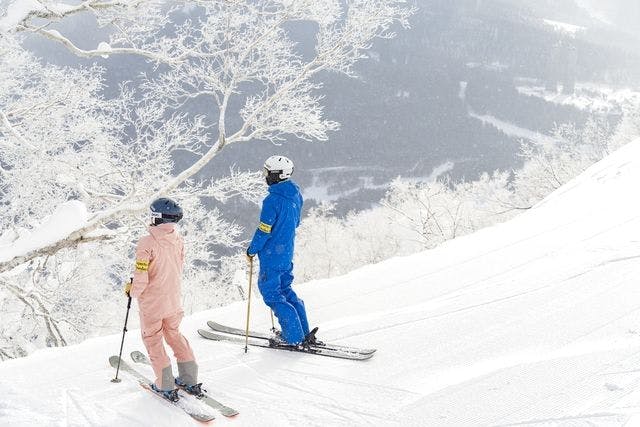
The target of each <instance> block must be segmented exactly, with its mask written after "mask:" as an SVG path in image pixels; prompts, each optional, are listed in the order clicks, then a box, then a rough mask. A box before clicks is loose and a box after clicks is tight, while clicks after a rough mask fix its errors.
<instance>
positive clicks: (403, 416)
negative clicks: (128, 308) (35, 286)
mask: <svg viewBox="0 0 640 427" xmlns="http://www.w3.org/2000/svg"><path fill="white" fill-rule="evenodd" d="M639 182H640V140H638V141H636V142H634V143H632V144H629V145H627V146H625V147H623V148H622V149H621V150H619V151H618V152H616V153H614V154H613V155H611V156H610V157H609V158H607V159H605V160H604V161H602V162H600V163H598V164H596V165H594V166H593V167H591V168H590V169H589V170H588V171H586V172H585V173H584V174H583V175H581V176H580V177H578V178H577V179H575V180H574V181H572V182H570V183H569V184H568V185H566V186H564V187H562V188H561V189H559V190H558V191H556V192H555V193H553V194H552V195H551V196H550V197H548V198H547V199H546V200H544V201H543V202H542V203H540V204H539V205H538V206H536V207H535V208H533V209H531V210H529V211H527V212H526V213H524V214H522V215H521V216H519V217H517V218H515V219H514V220H512V221H510V222H508V223H505V224H502V225H498V226H495V227H492V228H488V229H484V230H482V231H480V232H478V233H475V234H473V235H468V236H465V237H462V238H459V239H456V240H453V241H450V242H448V243H446V244H444V245H442V246H441V247H439V248H438V249H435V250H431V251H427V252H423V253H419V254H416V255H413V256H409V257H403V258H396V259H392V260H389V261H386V262H383V263H380V264H377V265H371V266H367V267H365V268H362V269H360V270H357V271H355V272H352V273H350V274H348V275H345V276H343V277H339V278H334V279H331V280H321V281H316V282H312V283H306V284H303V285H298V286H297V289H298V291H299V293H300V294H301V296H302V297H303V298H304V299H305V302H306V305H307V308H308V311H309V317H310V319H311V322H312V324H314V325H318V326H320V333H319V336H320V337H321V338H323V339H325V340H328V341H332V342H337V343H342V344H352V345H355V346H366V347H376V348H377V349H378V352H377V353H376V355H375V356H374V357H373V358H372V359H371V360H369V361H366V362H354V361H348V360H338V359H329V358H323V357H318V356H311V355H304V354H297V353H288V352H283V351H275V350H269V349H261V348H250V350H249V352H248V353H247V354H245V353H244V352H243V348H242V346H239V345H235V344H224V343H217V342H213V341H207V340H204V339H201V338H199V337H198V335H197V334H196V329H198V328H202V327H205V328H206V323H205V322H206V321H207V320H208V319H216V320H217V321H219V322H222V323H227V324H232V325H237V326H240V327H242V326H243V321H244V315H245V309H246V305H245V304H244V303H237V304H232V305H229V306H227V307H224V308H221V309H216V310H211V311H208V312H201V313H198V314H196V315H193V316H190V317H188V318H187V319H186V320H185V321H184V323H183V328H182V329H183V331H184V333H185V334H186V335H187V337H188V338H189V340H190V342H191V344H192V346H193V348H194V350H195V353H196V355H197V357H198V362H199V364H200V379H201V380H202V381H203V382H204V383H205V386H206V388H207V389H208V390H209V392H210V393H211V394H212V395H213V396H215V397H217V398H218V399H220V400H221V401H223V402H225V403H227V404H229V405H231V406H233V407H234V408H236V409H238V410H239V411H240V415H238V416H237V417H236V418H235V419H225V418H224V417H222V416H218V417H217V419H216V420H215V421H214V422H213V423H214V424H213V425H235V426H249V425H255V426H287V425H297V426H308V425H312V426H352V425H376V426H378V425H402V426H505V425H527V426H550V425H571V426H583V425H585V426H586V425H598V426H600V425H602V426H618V425H624V424H625V423H626V424H627V425H640V424H636V423H640V286H639V282H638V280H639V279H638V278H639V277H640V197H638V191H637V188H638V183H639ZM371 232H372V233H375V232H376V230H371ZM185 286H188V283H187V284H185ZM254 295H255V294H254ZM114 298H122V312H118V313H113V315H114V316H122V318H123V319H124V314H125V305H126V304H125V303H126V301H125V298H124V297H123V296H120V295H114ZM251 319H252V322H251V323H252V325H251V326H252V329H260V330H267V329H268V328H269V327H270V320H269V313H268V311H267V309H266V308H265V307H264V305H262V304H261V302H260V301H256V300H254V304H252V315H251ZM134 327H135V323H134V324H132V327H131V329H130V330H129V332H128V334H127V337H126V341H125V354H128V353H129V352H130V351H132V350H135V349H142V343H141V340H140V337H139V331H138V330H135V329H133V328H134ZM119 344H120V335H114V336H108V337H103V338H96V339H92V340H88V341H86V342H84V343H82V344H80V345H76V346H71V347H67V348H56V349H46V350H40V351H37V352H36V353H34V354H32V355H31V356H29V357H26V358H23V359H18V360H12V361H7V362H4V363H2V364H0V382H1V384H2V390H3V397H2V399H1V400H0V425H11V426H34V425H58V426H90V425H93V426H103V425H108V426H148V425H155V426H172V427H174V426H182V425H184V426H188V425H195V423H194V422H193V421H192V420H191V419H190V418H188V417H187V416H185V414H184V413H183V412H182V411H181V410H179V409H177V408H175V407H172V406H170V405H168V404H166V403H164V402H163V401H161V400H159V399H157V398H155V397H154V396H152V395H150V394H149V393H148V392H146V391H144V390H142V389H141V387H140V386H138V385H137V384H136V383H135V382H134V381H133V380H132V379H131V378H130V377H128V376H127V375H126V374H124V373H123V374H121V377H122V378H123V381H122V382H121V383H119V384H114V383H111V382H110V381H109V380H110V379H111V378H112V377H113V375H114V372H113V369H112V368H111V367H110V366H109V364H108V362H107V359H108V357H109V356H110V355H112V354H117V351H118V347H119ZM141 369H142V370H143V371H144V372H145V373H146V374H147V375H150V373H151V371H150V369H147V368H146V367H144V366H143V367H142V368H141Z"/></svg>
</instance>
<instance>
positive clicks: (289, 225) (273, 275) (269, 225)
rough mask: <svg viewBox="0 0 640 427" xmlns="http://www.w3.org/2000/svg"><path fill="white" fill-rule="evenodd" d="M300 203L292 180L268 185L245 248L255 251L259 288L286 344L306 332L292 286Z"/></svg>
mask: <svg viewBox="0 0 640 427" xmlns="http://www.w3.org/2000/svg"><path fill="white" fill-rule="evenodd" d="M302 203H303V201H302V195H301V194H300V189H299V188H298V186H297V185H296V184H295V183H294V182H293V181H291V180H286V181H282V182H279V183H277V184H272V185H270V186H269V195H268V196H267V197H266V198H265V199H264V201H263V202H262V211H261V213H260V224H259V225H258V228H257V230H256V232H255V234H254V235H253V240H251V244H250V245H249V248H248V249H247V253H249V254H251V255H255V254H258V257H259V259H260V276H259V278H258V288H259V289H260V293H261V294H262V298H263V299H264V302H265V304H267V305H268V306H269V307H270V308H271V309H272V310H273V312H274V314H275V315H276V317H277V318H278V321H279V322H280V327H281V328H282V338H284V340H285V341H286V342H287V343H289V344H299V343H301V342H302V341H303V340H304V338H305V336H306V335H307V334H308V333H309V323H308V322H307V313H306V311H305V308H304V302H303V301H302V300H301V299H300V298H298V296H297V295H296V293H295V292H294V291H293V289H291V283H292V282H293V262H292V261H293V248H294V240H295V236H296V227H298V225H299V224H300V213H301V210H302Z"/></svg>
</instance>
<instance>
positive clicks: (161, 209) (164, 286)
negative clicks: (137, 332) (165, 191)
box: [125, 198, 202, 400]
mask: <svg viewBox="0 0 640 427" xmlns="http://www.w3.org/2000/svg"><path fill="white" fill-rule="evenodd" d="M151 216H152V219H153V224H151V226H150V227H149V235H147V236H143V237H142V238H141V239H140V241H139V242H138V245H137V248H136V266H135V273H134V275H133V283H132V284H131V286H130V287H129V289H130V291H129V295H130V296H131V297H132V298H137V299H138V307H139V310H140V327H141V329H142V340H143V341H144V345H145V347H146V348H147V352H148V353H149V359H150V360H151V364H152V366H153V371H154V373H155V375H156V381H155V383H154V384H151V386H152V388H153V389H154V390H156V391H160V392H162V393H163V394H165V397H167V398H169V399H170V400H177V399H178V394H177V389H176V385H178V386H180V387H182V388H184V389H185V390H186V391H187V392H189V393H191V394H196V395H198V394H201V393H202V392H201V389H200V387H201V384H198V382H197V377H198V365H197V364H196V361H195V356H194V355H193V350H191V346H190V345H189V342H188V341H187V339H186V338H185V337H184V336H183V335H182V334H181V333H180V331H179V327H180V322H181V320H182V317H183V316H184V312H183V310H182V304H181V297H180V287H181V275H182V269H183V263H184V244H183V241H182V237H181V236H180V234H179V233H178V230H177V228H176V224H175V223H176V222H178V221H180V219H181V218H182V208H180V206H178V205H177V204H176V203H175V202H174V201H173V200H171V199H166V198H161V199H158V200H156V201H154V202H153V203H152V204H151ZM125 291H126V290H125ZM163 338H164V340H165V341H166V342H167V344H169V347H171V349H172V350H173V354H174V355H175V357H176V359H177V361H178V378H174V376H173V372H172V369H171V361H170V359H169V356H168V355H167V352H166V351H165V348H164V345H163V343H162V339H163Z"/></svg>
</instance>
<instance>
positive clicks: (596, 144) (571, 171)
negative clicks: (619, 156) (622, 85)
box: [513, 118, 614, 208]
mask: <svg viewBox="0 0 640 427" xmlns="http://www.w3.org/2000/svg"><path fill="white" fill-rule="evenodd" d="M611 135H612V131H611V129H610V127H609V124H608V122H607V121H606V120H605V119H604V118H591V119H589V120H588V121H587V123H586V125H585V127H584V128H582V129H578V128H576V127H575V126H574V125H572V124H565V125H560V126H557V127H556V128H555V130H554V134H553V136H554V138H553V141H547V142H543V143H535V144H534V143H531V142H522V143H521V147H520V150H521V153H520V155H521V156H522V157H523V159H524V165H523V167H522V168H521V169H520V170H518V171H515V179H514V183H513V187H514V191H515V193H516V196H517V201H516V205H517V206H519V207H522V208H528V207H531V206H533V205H534V204H535V203H537V202H538V201H540V200H542V199H543V198H544V197H545V196H546V195H548V194H550V193H551V192H552V191H554V190H556V189H558V188H560V187H561V186H562V185H564V184H566V183H567V182H568V181H569V180H570V179H572V178H574V177H576V176H578V175H579V174H580V173H582V172H583V171H584V170H586V169H587V168H588V167H589V166H591V165H592V164H594V163H595V162H597V161H598V160H601V159H602V158H604V157H605V156H606V155H607V154H609V153H610V152H611V151H613V149H614V148H612V147H610V146H609V144H610V142H611V140H612V139H611Z"/></svg>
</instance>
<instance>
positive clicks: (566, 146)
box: [295, 107, 640, 279]
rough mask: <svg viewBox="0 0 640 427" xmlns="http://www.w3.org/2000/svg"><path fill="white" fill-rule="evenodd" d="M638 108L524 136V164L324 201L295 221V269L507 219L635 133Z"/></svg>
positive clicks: (378, 256) (382, 252)
mask: <svg viewBox="0 0 640 427" xmlns="http://www.w3.org/2000/svg"><path fill="white" fill-rule="evenodd" d="M638 111H640V109H638V108H637V107H630V108H628V109H627V111H626V114H625V116H624V118H623V119H622V120H621V122H620V123H619V124H618V126H617V127H616V129H615V131H613V132H612V130H611V129H610V126H609V124H608V122H607V121H606V120H604V119H602V118H595V117H594V118H591V119H590V120H588V121H587V123H586V125H585V126H584V127H583V128H581V129H578V128H576V127H575V126H574V125H561V126H558V127H557V128H556V130H555V132H554V138H553V139H554V141H553V142H551V141H549V142H547V143H544V144H532V143H524V142H523V143H522V145H521V156H522V157H523V166H522V167H521V168H520V169H517V170H513V171H508V172H500V171H496V172H494V173H493V174H483V175H482V176H481V177H480V178H479V179H477V180H475V181H466V182H458V183H454V182H451V181H450V180H449V179H447V178H446V177H439V178H438V179H437V180H435V181H427V182H415V181H410V180H406V179H400V178H398V179H396V180H395V181H393V182H392V183H391V184H390V186H389V190H388V192H387V194H386V195H385V197H384V198H383V199H382V200H381V202H380V205H379V206H377V207H374V208H372V209H370V210H367V211H363V212H358V213H351V214H349V215H347V216H346V217H344V218H337V217H335V216H334V215H332V214H331V212H332V210H331V209H332V207H331V205H326V204H324V205H321V206H320V207H318V208H316V209H314V210H312V211H311V212H310V214H309V215H308V217H307V218H305V219H304V220H303V223H302V225H301V227H300V232H299V235H298V240H297V248H298V252H297V254H296V263H295V265H296V272H297V274H299V275H300V276H301V277H304V278H305V279H311V278H319V277H331V276H335V275H338V274H344V273H347V272H349V271H351V270H353V269H355V268H357V267H360V266H363V265H366V264H370V263H373V262H378V261H381V260H383V259H387V258H391V257H393V256H398V255H406V254H410V253H414V252H417V251H420V250H424V249H430V248H434V247H436V246H438V245H440V244H441V243H443V242H444V241H447V240H450V239H454V238H456V237H459V236H462V235H465V234H469V233H472V232H474V231H476V230H479V229H481V228H484V227H487V226H490V225H493V224H496V223H500V222H503V221H506V220H508V219H510V218H512V217H513V216H515V215H517V214H518V213H519V212H522V211H524V210H528V209H530V208H532V207H533V206H534V205H535V204H536V203H538V202H539V201H541V200H542V199H543V198H544V197H545V196H547V195H548V194H550V193H551V192H552V191H554V190H555V189H557V188H559V187H560V186H562V185H564V184H565V183H567V182H568V181H569V180H570V179H572V178H574V177H576V176H578V175H579V174H580V173H582V172H583V171H584V170H585V169H586V168H588V167H589V166H590V165H592V164H593V163H595V162H597V161H599V160H601V159H602V158H604V157H605V156H606V155H608V154H609V153H611V152H613V151H614V150H616V149H617V148H619V147H620V146H621V145H623V144H625V143H627V142H630V141H632V140H634V139H636V138H638V137H640V119H639V118H640V115H638Z"/></svg>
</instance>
